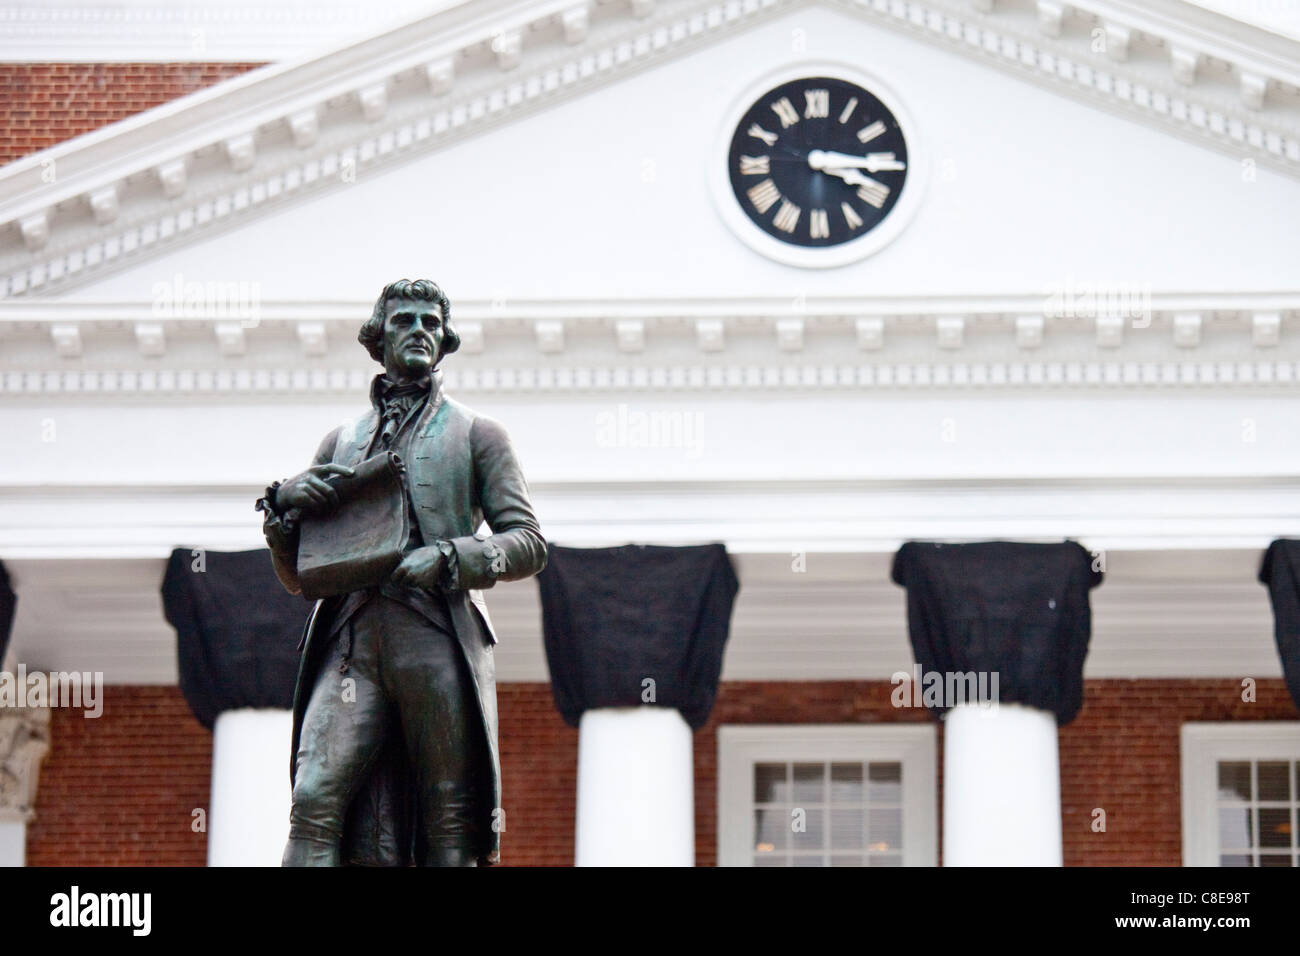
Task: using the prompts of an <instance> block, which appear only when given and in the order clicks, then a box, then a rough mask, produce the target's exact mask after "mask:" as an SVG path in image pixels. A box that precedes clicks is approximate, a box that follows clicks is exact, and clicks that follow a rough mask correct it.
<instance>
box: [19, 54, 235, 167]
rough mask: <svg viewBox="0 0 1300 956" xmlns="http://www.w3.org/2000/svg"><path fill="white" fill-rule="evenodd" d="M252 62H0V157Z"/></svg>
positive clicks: (89, 127)
mask: <svg viewBox="0 0 1300 956" xmlns="http://www.w3.org/2000/svg"><path fill="white" fill-rule="evenodd" d="M257 66H261V64H259V63H34V64H33V63H0V104H3V108H0V164H3V163H9V162H13V161H14V160H15V159H18V158H20V157H22V156H26V155H27V154H28V153H34V152H37V151H38V150H42V149H46V148H47V147H50V146H53V145H54V144H55V143H60V142H62V141H63V140H65V139H71V138H72V137H74V136H80V135H81V134H82V133H88V132H90V131H91V130H94V129H98V128H99V127H101V126H106V125H107V124H109V123H115V122H117V121H118V120H121V119H125V118H126V117H128V116H131V115H132V114H134V113H139V112H141V111H143V110H147V109H149V108H151V107H154V106H159V105H161V104H163V103H166V102H167V101H168V100H173V99H175V98H176V97H178V96H184V95H185V94H186V93H193V92H195V91H197V90H201V89H203V88H204V87H207V86H211V85H212V84H213V83H218V82H220V81H221V80H225V79H229V78H230V77H232V76H238V75H239V74H241V73H245V72H247V71H248V70H251V69H253V68H254V67H257Z"/></svg>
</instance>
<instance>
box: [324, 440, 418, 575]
mask: <svg viewBox="0 0 1300 956" xmlns="http://www.w3.org/2000/svg"><path fill="white" fill-rule="evenodd" d="M403 467H404V466H403V464H402V459H401V458H399V457H398V456H397V455H395V454H394V453H393V452H391V451H389V452H381V453H380V454H378V455H375V456H374V457H372V458H367V459H366V460H365V461H363V462H361V464H359V465H357V466H356V467H355V468H354V469H353V471H354V474H353V475H352V477H351V478H345V477H343V476H342V475H334V476H331V477H330V478H328V479H327V480H328V481H329V483H330V484H331V485H333V486H334V489H335V491H337V492H338V496H339V505H338V507H337V508H335V509H334V510H333V511H332V512H330V513H329V514H326V515H307V514H304V515H303V516H302V518H301V529H302V530H301V532H300V535H299V538H298V578H299V580H300V581H301V582H302V593H303V596H304V597H307V598H311V599H312V600H316V599H319V598H326V597H332V596H334V595H336V594H346V593H347V592H349V591H358V590H361V589H363V588H368V587H377V586H378V585H379V584H381V583H382V582H383V581H384V579H385V578H387V577H388V575H390V574H391V573H392V572H393V569H394V568H396V567H397V565H398V564H399V563H401V560H402V552H403V550H404V549H405V547H406V542H407V538H408V537H409V535H410V523H409V519H408V517H407V510H406V502H405V500H404V499H403V492H402V469H403Z"/></svg>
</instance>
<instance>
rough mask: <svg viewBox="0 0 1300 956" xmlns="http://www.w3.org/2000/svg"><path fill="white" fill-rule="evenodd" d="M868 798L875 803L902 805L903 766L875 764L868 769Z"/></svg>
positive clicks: (899, 764) (897, 764)
mask: <svg viewBox="0 0 1300 956" xmlns="http://www.w3.org/2000/svg"><path fill="white" fill-rule="evenodd" d="M867 779H868V780H869V781H870V784H869V785H868V787H867V797H868V798H869V799H870V800H871V801H872V802H873V803H902V801H903V765H902V764H901V763H873V764H870V765H868V767H867Z"/></svg>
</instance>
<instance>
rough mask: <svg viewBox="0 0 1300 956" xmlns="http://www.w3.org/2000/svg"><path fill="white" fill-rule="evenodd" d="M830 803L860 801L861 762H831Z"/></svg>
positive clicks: (857, 802) (858, 802)
mask: <svg viewBox="0 0 1300 956" xmlns="http://www.w3.org/2000/svg"><path fill="white" fill-rule="evenodd" d="M831 803H856V804H861V803H862V764H860V763H833V764H831Z"/></svg>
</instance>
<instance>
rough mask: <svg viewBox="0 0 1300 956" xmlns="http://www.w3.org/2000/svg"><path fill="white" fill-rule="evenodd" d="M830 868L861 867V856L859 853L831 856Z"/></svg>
mask: <svg viewBox="0 0 1300 956" xmlns="http://www.w3.org/2000/svg"><path fill="white" fill-rule="evenodd" d="M831 866H862V855H861V854H860V853H835V854H832V856H831Z"/></svg>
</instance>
